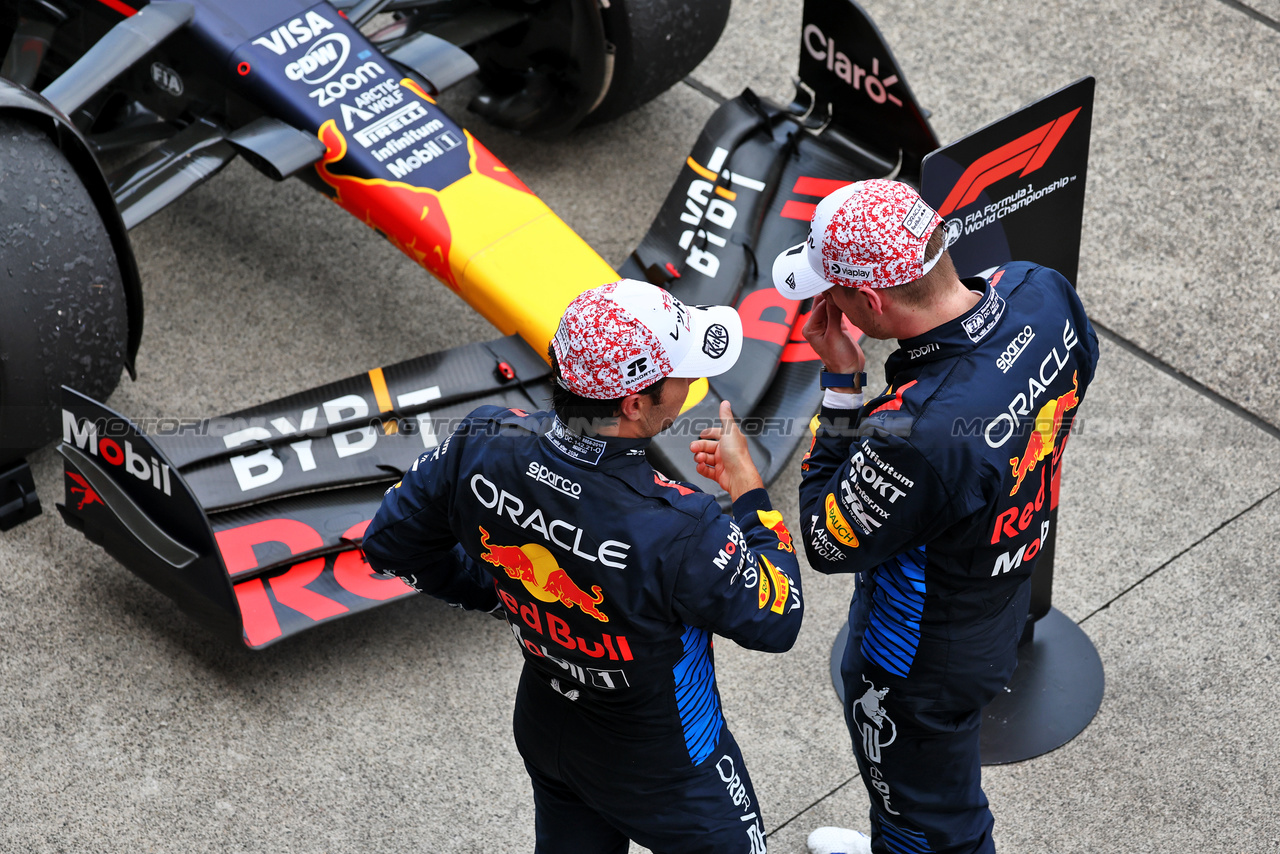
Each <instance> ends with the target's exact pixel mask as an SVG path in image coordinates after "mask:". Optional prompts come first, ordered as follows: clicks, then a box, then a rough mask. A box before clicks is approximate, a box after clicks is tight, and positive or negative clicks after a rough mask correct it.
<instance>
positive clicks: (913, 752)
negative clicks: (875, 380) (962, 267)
mask: <svg viewBox="0 0 1280 854" xmlns="http://www.w3.org/2000/svg"><path fill="white" fill-rule="evenodd" d="M945 235H946V226H945V225H944V224H943V222H942V218H941V217H940V216H938V214H937V213H936V212H935V211H934V210H933V208H931V207H930V206H929V205H928V204H927V203H926V202H925V201H924V200H923V199H922V198H921V197H920V196H919V194H918V193H917V192H916V191H915V190H914V189H913V188H912V187H910V186H908V185H907V184H903V183H899V182H897V181H888V180H872V181H862V182H859V183H855V184H850V185H848V186H846V187H844V188H842V189H840V190H837V191H836V192H835V193H833V194H831V195H830V196H828V197H827V198H825V199H823V200H822V201H821V202H819V203H818V205H817V206H816V209H815V212H814V216H813V219H812V221H811V223H810V225H809V238H808V240H807V241H806V242H805V243H802V244H800V245H798V246H795V247H792V248H791V249H788V250H786V251H785V252H783V253H781V254H780V255H779V256H778V258H777V260H776V261H775V263H774V268H773V277H774V286H775V287H776V288H777V289H778V291H779V292H780V293H782V294H783V295H784V296H787V297H789V298H791V299H797V300H798V299H804V298H807V297H813V299H814V302H813V311H812V313H811V314H810V316H809V319H808V321H807V322H806V323H805V326H804V328H803V333H804V336H805V339H806V340H807V341H808V342H809V343H810V344H811V345H812V346H813V349H814V351H815V352H817V354H818V356H819V358H821V359H822V362H823V364H824V366H825V368H826V370H825V371H824V372H823V374H822V385H823V386H824V387H825V388H826V392H825V398H824V400H823V406H822V410H821V413H820V415H819V417H818V418H817V419H815V427H814V442H813V445H812V447H811V449H810V452H809V454H808V455H807V456H806V458H805V460H804V462H803V463H802V465H801V469H802V476H801V483H800V518H801V528H802V531H803V534H804V545H805V551H806V554H807V556H808V558H809V563H810V564H811V565H812V566H813V568H814V569H817V570H819V571H820V572H827V573H835V572H847V573H854V574H856V576H857V586H856V592H855V593H854V596H853V601H852V603H851V605H850V609H849V636H848V637H849V640H848V644H847V645H846V647H845V651H844V658H843V662H842V665H841V676H842V678H843V680H844V691H845V721H846V723H847V724H848V727H849V732H850V735H851V736H852V740H853V750H854V756H855V758H856V759H857V762H858V767H859V770H860V771H861V774H862V778H863V783H864V784H865V785H866V788H867V794H868V797H869V799H870V804H871V831H872V832H871V839H870V840H868V839H867V838H866V837H865V836H863V835H862V834H860V833H857V832H855V831H850V830H842V829H839V828H829V827H828V828H819V829H818V830H816V831H814V832H813V834H812V835H811V836H810V837H809V848H810V850H811V851H813V852H814V854H859V852H865V851H867V850H871V851H873V852H875V854H888V853H889V852H892V853H893V854H897V852H910V854H926V852H946V854H991V852H994V851H995V842H994V841H993V837H992V827H993V821H992V816H991V810H990V809H989V808H988V804H987V798H986V795H985V794H983V791H982V786H981V768H980V757H979V753H978V733H979V725H980V724H981V721H982V709H983V707H984V706H986V705H987V704H988V703H989V702H990V701H991V699H992V698H993V697H994V696H995V695H996V694H997V693H998V692H999V691H1001V690H1003V688H1004V686H1005V685H1006V684H1008V680H1009V677H1010V676H1011V675H1012V672H1013V668H1014V665H1015V664H1016V662H1017V647H1018V642H1019V639H1020V638H1021V637H1022V634H1023V627H1024V624H1025V622H1026V619H1027V613H1028V603H1029V594H1030V578H1031V572H1032V569H1033V568H1034V567H1035V565H1036V562H1037V558H1038V556H1039V555H1040V553H1041V551H1042V547H1043V546H1044V545H1045V543H1046V538H1047V537H1048V535H1049V533H1050V531H1051V527H1052V524H1053V518H1054V517H1052V516H1051V515H1050V514H1051V511H1052V510H1053V508H1054V507H1055V506H1056V505H1057V496H1058V478H1057V474H1058V471H1059V466H1060V465H1061V458H1062V451H1063V448H1064V447H1065V444H1066V440H1067V435H1068V433H1069V432H1070V429H1071V424H1072V420H1073V419H1074V417H1075V414H1076V412H1077V411H1078V407H1079V405H1080V402H1081V401H1082V400H1083V398H1084V394H1085V389H1086V388H1087V386H1088V385H1089V382H1090V380H1091V379H1092V378H1093V371H1094V366H1095V364H1096V363H1097V359H1098V344H1097V338H1096V337H1095V336H1094V333H1093V330H1092V328H1091V327H1090V325H1089V319H1088V318H1087V317H1086V316H1085V313H1084V308H1083V307H1082V306H1081V304H1080V300H1079V299H1078V298H1077V297H1076V295H1075V291H1074V289H1073V288H1072V287H1071V284H1070V282H1068V281H1067V280H1066V279H1065V278H1063V277H1062V276H1061V275H1060V274H1058V273H1057V272H1055V271H1054V270H1051V269H1048V268H1047V267H1041V266H1038V265H1035V264H1029V263H1025V262H1014V263H1010V264H1005V265H1003V266H1000V267H998V268H996V269H995V270H993V271H991V273H990V275H988V276H985V277H983V276H975V277H973V278H965V279H961V278H960V277H959V276H958V274H957V272H956V269H955V266H954V264H953V263H952V260H951V255H950V253H949V252H948V251H947V246H946V239H945ZM846 319H847V320H848V321H849V322H850V323H851V324H852V325H853V326H856V327H858V328H859V329H862V330H863V331H865V332H866V333H867V334H868V335H870V336H871V337H872V338H879V339H888V338H897V339H898V345H899V349H898V350H897V351H896V352H894V353H893V354H892V355H891V356H890V357H889V359H888V361H887V362H886V363H885V379H886V381H887V383H888V387H887V388H885V389H884V390H883V391H882V392H881V393H880V394H878V395H869V394H865V393H864V387H865V385H866V374H865V373H864V372H863V367H864V361H865V359H864V356H863V353H862V350H861V348H859V346H858V345H857V343H856V341H855V339H854V336H853V335H852V334H851V333H850V331H849V328H848V324H846V323H845V320H846Z"/></svg>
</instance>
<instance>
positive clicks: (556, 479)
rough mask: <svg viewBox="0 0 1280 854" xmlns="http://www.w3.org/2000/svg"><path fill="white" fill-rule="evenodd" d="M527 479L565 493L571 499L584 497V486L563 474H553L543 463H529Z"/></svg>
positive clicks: (526, 472) (526, 473)
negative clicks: (529, 478)
mask: <svg viewBox="0 0 1280 854" xmlns="http://www.w3.org/2000/svg"><path fill="white" fill-rule="evenodd" d="M524 474H525V477H531V478H533V479H534V480H536V481H537V482H538V483H545V484H546V485H547V486H549V487H551V488H552V489H554V490H555V491H556V492H563V493H564V494H565V495H567V496H569V497H570V498H574V499H576V498H578V497H579V496H581V495H582V485H581V484H578V483H575V482H574V481H572V480H569V478H567V477H565V476H564V475H562V474H558V473H557V472H553V471H552V470H551V469H549V468H547V467H546V466H544V465H543V464H542V463H536V462H535V463H529V468H528V469H526V470H525V473H524Z"/></svg>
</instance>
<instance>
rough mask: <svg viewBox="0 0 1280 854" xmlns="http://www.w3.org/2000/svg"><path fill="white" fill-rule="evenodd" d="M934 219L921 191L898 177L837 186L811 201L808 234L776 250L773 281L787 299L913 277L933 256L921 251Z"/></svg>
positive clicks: (895, 284) (892, 283) (891, 284)
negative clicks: (840, 287) (805, 237)
mask: <svg viewBox="0 0 1280 854" xmlns="http://www.w3.org/2000/svg"><path fill="white" fill-rule="evenodd" d="M941 222H942V218H941V217H940V216H938V214H937V212H935V211H934V210H933V208H931V207H929V205H928V204H927V203H926V202H925V201H924V200H923V199H921V198H920V194H919V193H917V192H916V191H915V189H914V188H912V187H911V186H910V185H908V184H904V183H902V182H900V181H889V180H886V179H875V180H871V181H860V182H858V183H854V184H849V185H848V186H845V187H841V188H840V189H839V190H836V191H835V192H834V193H831V194H830V195H828V196H827V197H826V198H824V199H823V200H822V201H821V202H819V203H818V204H817V206H816V207H815V209H814V214H813V219H812V221H811V222H810V225H809V236H808V240H807V241H806V242H805V243H801V244H798V245H797V246H793V247H791V248H790V249H787V250H785V251H784V252H782V253H781V254H780V255H778V257H777V259H776V260H775V261H774V265H773V283H774V287H775V288H777V290H778V292H779V293H781V294H782V295H783V296H785V297H787V298H789V299H804V298H806V297H811V296H815V295H816V294H819V293H822V292H823V291H825V290H827V289H828V288H830V287H831V286H832V285H844V286H845V287H852V288H893V287H898V286H899V285H905V284H907V283H909V282H914V281H915V280H916V279H919V278H920V277H921V276H923V275H925V274H926V273H928V272H929V270H931V269H932V268H933V265H934V264H935V263H936V262H937V260H938V257H940V253H939V256H935V257H934V258H931V259H930V260H929V261H928V262H925V258H924V256H925V251H926V249H927V247H928V243H929V237H930V236H931V235H932V234H933V231H934V229H935V228H937V227H938V224H939V223H941Z"/></svg>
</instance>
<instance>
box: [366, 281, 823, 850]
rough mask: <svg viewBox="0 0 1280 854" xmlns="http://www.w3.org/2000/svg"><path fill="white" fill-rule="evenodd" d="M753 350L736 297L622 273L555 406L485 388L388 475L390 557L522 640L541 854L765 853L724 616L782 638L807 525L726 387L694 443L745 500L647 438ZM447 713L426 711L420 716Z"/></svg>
mask: <svg viewBox="0 0 1280 854" xmlns="http://www.w3.org/2000/svg"><path fill="white" fill-rule="evenodd" d="M741 348H742V323H741V321H740V320H739V318H738V315H737V313H736V312H735V311H734V310H733V309H732V308H726V307H723V306H689V305H684V304H683V303H681V302H680V301H679V300H677V299H676V298H675V297H673V296H672V295H671V294H670V293H668V292H666V291H665V290H663V289H661V288H658V287H655V286H653V285H649V284H646V283H643V282H636V281H631V280H626V279H624V280H622V281H619V282H614V283H611V284H607V285H603V286H601V287H598V288H593V289H591V290H589V291H586V292H585V293H583V294H581V295H580V296H579V297H577V298H576V299H575V300H574V301H573V302H572V303H571V304H570V305H569V307H568V309H567V310H566V311H565V314H564V317H563V318H562V320H561V322H560V326H559V328H558V330H557V331H556V334H555V336H554V338H553V340H552V342H551V348H550V349H551V354H550V355H551V359H552V364H553V367H554V369H555V374H556V383H557V385H556V388H555V390H554V392H553V398H552V409H553V411H551V412H535V413H527V412H524V411H522V410H518V409H504V408H501V407H496V406H485V407H481V408H479V409H477V410H475V411H474V412H473V413H471V415H469V416H468V417H467V419H466V420H465V421H464V422H463V424H462V425H461V427H459V428H458V429H457V430H456V431H455V432H454V433H453V434H452V435H451V436H450V437H449V438H448V439H447V440H446V441H444V442H443V443H442V444H441V445H440V446H439V447H438V448H436V449H435V450H434V451H431V452H428V453H425V454H423V455H422V456H421V457H420V458H419V459H418V461H417V462H416V463H414V465H413V468H412V469H411V470H410V471H409V472H407V473H406V474H405V476H404V479H403V480H402V481H401V482H400V483H398V484H396V485H395V486H394V487H392V488H391V489H389V490H387V493H386V496H385V498H384V499H383V503H382V507H381V508H380V509H379V511H378V513H377V514H376V516H375V517H374V519H373V522H372V523H371V524H370V526H369V529H368V532H367V534H366V536H365V539H364V545H363V547H364V551H365V554H366V555H367V557H368V560H369V563H370V564H371V565H372V566H373V567H374V568H376V569H378V570H380V571H383V572H387V573H393V574H395V575H397V576H399V577H401V578H403V579H404V580H406V581H407V582H408V583H410V584H411V585H412V586H414V587H415V588H417V589H418V590H421V591H423V592H426V593H430V594H432V595H435V596H438V597H440V598H443V599H445V600H446V601H449V602H452V603H454V604H458V605H461V606H463V607H466V608H471V609H481V610H492V611H495V612H497V613H499V614H500V615H501V616H504V617H505V619H506V622H507V625H508V627H509V628H510V630H511V633H512V635H513V636H514V639H515V641H516V643H517V645H518V646H519V648H520V650H521V652H522V654H523V655H524V670H523V673H522V675H521V678H520V687H519V691H518V693H517V696H516V705H515V719H514V729H515V739H516V745H517V747H518V748H519V750H520V753H521V756H522V757H523V758H524V760H525V767H526V769H527V770H528V773H529V777H530V779H531V781H532V784H533V799H534V805H535V824H536V833H537V847H536V851H537V854H571V853H572V854H625V852H626V851H627V850H628V846H629V840H635V841H636V842H638V843H639V844H641V845H643V846H645V847H646V848H648V849H650V850H651V851H653V852H655V854H676V852H706V854H711V852H717V854H720V852H729V854H762V852H764V851H765V838H764V823H763V820H762V818H761V816H760V808H759V803H758V801H757V799H756V796H755V792H754V791H753V789H752V786H751V778H750V776H749V775H748V774H747V768H746V765H745V763H744V762H743V759H742V753H741V752H740V751H739V749H738V746H737V743H736V742H735V741H734V738H733V736H732V734H731V733H730V732H729V729H728V727H727V725H726V724H725V719H724V715H723V713H722V712H721V705H720V695H719V691H718V689H717V687H716V679H715V667H714V663H713V659H712V642H711V639H712V635H720V636H722V637H725V638H728V639H730V640H733V641H735V642H737V643H738V644H740V645H742V646H745V647H748V648H751V649H757V650H764V651H767V652H783V651H786V650H787V649H789V648H790V647H791V645H792V644H793V643H794V642H795V639H796V635H797V634H798V632H799V630H800V621H801V617H802V614H803V607H802V604H801V595H800V573H799V568H798V565H797V560H796V554H795V549H794V546H793V545H792V541H791V535H790V533H788V531H787V528H786V526H785V525H784V524H783V521H782V515H781V514H780V513H778V512H777V511H775V510H774V509H773V508H772V506H771V504H770V502H769V496H768V494H767V493H766V492H765V490H764V487H763V484H762V482H761V479H760V475H759V473H758V472H757V470H756V467H755V465H754V464H753V463H752V461H751V456H750V454H749V453H748V451H747V446H746V441H745V438H744V437H743V435H742V433H741V432H740V431H739V429H738V428H737V426H736V425H735V423H734V421H733V413H732V412H731V411H730V408H729V404H728V402H725V403H723V404H722V405H721V410H720V415H721V426H720V427H717V428H714V429H711V430H707V431H704V432H703V433H702V435H701V436H700V437H699V438H697V439H696V440H694V441H693V442H692V443H691V446H690V450H691V452H692V453H694V454H695V458H696V461H697V465H698V471H699V473H700V474H703V475H705V476H707V477H709V478H712V479H714V480H715V481H716V482H717V483H718V484H719V485H720V486H721V487H723V488H724V489H725V490H726V491H727V492H728V493H729V496H730V498H731V499H732V500H733V515H732V517H731V516H728V515H724V514H723V513H722V512H721V510H720V507H719V505H718V504H717V503H716V501H715V500H714V499H713V498H712V497H711V496H709V495H707V494H705V493H703V492H701V491H700V490H698V488H697V487H696V486H694V485H693V484H688V483H679V482H675V481H671V480H668V479H667V478H665V477H664V476H663V475H661V474H659V473H658V472H656V471H655V470H654V469H653V468H652V467H651V466H650V465H649V462H648V460H647V459H646V457H645V448H646V447H647V445H648V444H649V441H650V439H651V438H652V437H653V436H654V435H656V434H657V433H659V432H660V431H662V430H664V429H666V428H667V427H669V426H670V425H671V424H672V423H673V421H674V420H675V418H676V416H677V415H678V414H679V412H680V409H681V406H682V405H683V403H684V401H685V397H686V394H687V392H688V390H689V386H690V384H691V383H692V382H693V381H694V380H696V379H697V378H700V377H711V376H716V375H718V374H721V373H723V372H724V371H727V370H728V369H729V368H730V367H732V365H733V363H734V362H735V361H736V360H737V358H738V354H739V352H740V351H741ZM426 728H429V722H424V729H426Z"/></svg>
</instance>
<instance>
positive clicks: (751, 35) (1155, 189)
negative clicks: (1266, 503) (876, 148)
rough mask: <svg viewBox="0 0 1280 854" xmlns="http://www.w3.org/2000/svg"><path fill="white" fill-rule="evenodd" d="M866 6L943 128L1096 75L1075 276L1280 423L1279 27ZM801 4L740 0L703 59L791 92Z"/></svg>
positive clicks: (1161, 347)
mask: <svg viewBox="0 0 1280 854" xmlns="http://www.w3.org/2000/svg"><path fill="white" fill-rule="evenodd" d="M863 5H864V6H865V8H866V9H867V10H868V11H869V12H870V13H871V15H872V16H873V18H874V19H875V21H876V22H877V24H878V25H879V26H880V28H881V30H882V31H883V32H884V34H885V36H886V38H887V39H888V42H889V44H890V46H891V47H892V48H893V50H894V52H895V54H896V56H897V57H898V59H899V61H900V62H901V64H902V65H903V67H904V70H905V73H906V77H907V80H908V82H909V83H910V85H911V86H912V88H913V90H914V92H915V94H916V96H917V98H918V99H919V100H920V101H921V102H922V103H923V104H924V106H926V107H927V108H929V109H931V110H933V118H932V120H931V121H932V124H933V126H934V129H935V130H936V132H937V133H938V136H939V138H940V139H941V140H942V141H943V142H944V143H945V142H947V141H950V140H953V139H955V138H957V137H959V136H962V135H964V134H966V133H969V132H971V131H973V130H976V129H977V128H979V127H981V126H982V125H985V124H987V123H988V122H991V121H994V120H995V119H997V118H999V117H1001V116H1002V115H1004V114H1006V113H1008V112H1010V111H1012V110H1014V109H1016V108H1017V107H1019V106H1021V105H1022V104H1025V103H1027V102H1029V101H1032V100H1034V99H1036V98H1039V97H1041V96H1042V95H1045V94H1047V93H1048V92H1050V91H1053V90H1054V89H1057V88H1059V87H1061V86H1064V85H1066V84H1067V83H1069V82H1071V81H1072V80H1074V79H1076V78H1077V77H1080V76H1082V75H1086V74H1091V75H1094V76H1095V77H1096V78H1097V80H1098V89H1097V94H1096V103H1095V112H1094V120H1093V143H1092V150H1091V161H1090V173H1091V174H1090V181H1089V190H1088V193H1089V195H1088V203H1087V209H1086V213H1085V225H1084V247H1083V249H1082V252H1081V269H1080V286H1081V291H1082V292H1083V293H1085V294H1086V295H1087V296H1088V297H1089V299H1090V305H1091V307H1092V308H1093V310H1094V312H1095V313H1096V315H1097V317H1098V318H1099V319H1100V320H1102V321H1103V322H1104V323H1106V324H1108V325H1110V326H1111V327H1113V328H1115V329H1116V330H1117V331H1118V332H1119V333H1120V334H1121V335H1124V336H1125V337H1127V338H1130V339H1132V340H1134V341H1136V342H1138V343H1139V344H1140V345H1142V346H1143V347H1144V348H1145V349H1148V350H1150V351H1151V352H1153V353H1155V354H1156V355H1157V356H1159V357H1160V358H1161V359H1163V360H1165V361H1167V362H1169V363H1171V364H1173V365H1175V366H1177V367H1178V368H1179V369H1180V370H1183V371H1185V372H1186V373H1188V374H1190V375H1192V376H1194V377H1196V378H1197V379H1199V380H1200V381H1201V382H1204V383H1205V384H1207V385H1209V386H1211V387H1212V388H1214V389H1216V390H1218V391H1221V392H1223V393H1224V394H1226V395H1227V396H1228V397H1230V398H1232V399H1233V400H1236V401H1237V402H1239V403H1241V405H1243V406H1245V407H1246V408H1248V409H1250V410H1252V411H1254V412H1256V413H1258V414H1259V415H1261V416H1263V417H1264V418H1266V419H1268V420H1270V421H1271V422H1272V423H1280V391H1277V389H1280V382H1277V379H1278V376H1277V368H1276V366H1275V364H1274V360H1273V359H1272V358H1270V356H1271V354H1272V352H1273V351H1274V347H1273V339H1274V335H1275V330H1276V329H1277V324H1278V323H1280V306H1278V305H1277V303H1276V299H1277V296H1276V294H1277V292H1280V278H1278V277H1280V272H1277V271H1280V249H1278V248H1277V246H1280V240H1278V239H1277V238H1278V237H1280V189H1277V187H1280V182H1278V181H1277V178H1278V177H1280V170H1278V168H1277V167H1278V164H1280V156H1278V155H1280V150H1278V149H1277V147H1276V146H1277V142H1276V140H1277V139H1280V112H1278V111H1277V110H1276V104H1277V102H1278V100H1280V83H1277V80H1278V79H1280V77H1278V76H1277V71H1280V32H1277V31H1276V29H1274V28H1272V27H1269V26H1267V25H1266V24H1264V23H1261V22H1259V21H1257V20H1255V19H1254V18H1251V17H1249V16H1248V15H1246V14H1244V13H1242V12H1241V11H1239V10H1237V9H1234V8H1232V7H1231V6H1229V5H1227V4H1225V3H1222V2H1214V0H1162V2H1156V3H1146V4H1137V5H1135V4H1117V3H1108V2H1088V3H1075V2H1067V0H1055V2H1049V3H1036V4H1027V3H1017V2H1008V1H1007V0H1006V2H979V0H963V2H955V3H949V4H947V6H946V10H945V13H940V12H939V8H938V7H937V5H936V4H932V3H915V2H888V0H868V2H866V3H864V4H863ZM1250 5H1251V6H1252V7H1253V8H1255V9H1257V10H1258V11H1259V12H1261V13H1263V14H1270V15H1271V16H1272V17H1273V18H1275V17H1276V14H1277V7H1276V4H1275V3H1274V2H1272V0H1265V2H1257V3H1253V4H1250ZM800 8H801V4H800V3H799V2H794V0H790V1H789V2H783V1H782V0H756V2H750V1H749V2H739V3H736V4H735V7H734V11H733V14H732V17H731V27H732V29H731V30H730V31H729V32H728V33H727V34H726V37H725V38H724V39H723V40H722V41H721V43H720V44H719V46H718V47H717V49H716V51H715V52H713V54H712V55H711V57H710V58H709V59H708V60H707V62H706V63H704V65H703V66H701V67H700V68H699V69H698V70H697V71H696V72H695V75H694V76H695V77H697V78H698V79H699V80H701V81H703V82H704V83H706V84H708V85H709V86H711V87H713V88H716V89H718V90H719V91H722V92H724V93H725V94H728V95H733V94H736V93H737V92H738V91H739V90H740V88H741V87H742V85H743V83H744V82H747V83H750V85H752V86H754V87H755V88H757V89H758V90H759V91H760V92H761V93H762V94H766V95H768V96H770V97H774V98H779V99H789V98H790V96H791V93H792V87H791V84H790V76H791V75H792V74H794V70H795V68H796V58H797V56H798V52H799V43H800V35H799V29H800V27H799V23H800ZM940 48H941V49H940ZM1228 330H1229V336H1228V334H1227V333H1228Z"/></svg>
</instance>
